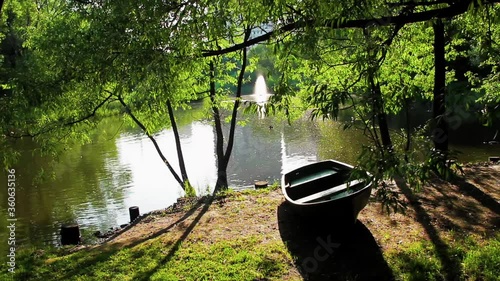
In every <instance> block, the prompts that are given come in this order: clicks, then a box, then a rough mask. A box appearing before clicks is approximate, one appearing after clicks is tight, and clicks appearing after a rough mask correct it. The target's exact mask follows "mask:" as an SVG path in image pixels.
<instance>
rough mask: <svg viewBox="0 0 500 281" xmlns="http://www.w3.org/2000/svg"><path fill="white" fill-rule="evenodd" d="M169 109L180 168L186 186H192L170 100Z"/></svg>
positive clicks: (168, 101) (168, 102)
mask: <svg viewBox="0 0 500 281" xmlns="http://www.w3.org/2000/svg"><path fill="white" fill-rule="evenodd" d="M167 109H168V117H169V118H170V123H171V124H172V131H174V138H175V147H176V149H177V157H178V158H179V167H180V169H181V176H182V181H183V182H184V184H190V183H189V178H188V175H187V172H186V165H185V164H184V155H183V154H182V147H181V139H180V137H179V130H178V129H177V124H176V122H175V117H174V110H173V109H172V104H171V103H170V100H167Z"/></svg>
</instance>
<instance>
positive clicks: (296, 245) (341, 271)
mask: <svg viewBox="0 0 500 281" xmlns="http://www.w3.org/2000/svg"><path fill="white" fill-rule="evenodd" d="M277 215H278V224H279V231H280V235H281V238H282V240H283V241H284V242H285V244H286V246H287V248H288V250H289V251H290V253H291V254H292V256H294V257H295V265H296V266H297V268H298V269H299V272H300V274H301V275H302V276H303V278H304V279H305V280H358V281H362V280H394V276H393V273H392V270H391V269H390V268H389V266H388V264H387V262H386V261H385V259H384V257H383V256H382V252H381V250H380V248H379V246H378V244H377V242H376V241H375V239H374V238H373V235H372V234H371V232H370V231H369V230H368V229H367V228H366V226H365V225H363V224H362V223H361V222H360V221H357V222H356V224H355V225H354V226H351V227H348V226H345V227H342V226H340V225H335V223H334V221H328V218H326V217H321V218H316V219H313V218H302V217H300V216H299V215H296V214H295V213H293V212H292V210H291V209H290V205H289V204H288V203H286V202H283V203H282V204H281V205H280V206H278V214H277Z"/></svg>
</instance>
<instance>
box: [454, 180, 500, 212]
mask: <svg viewBox="0 0 500 281" xmlns="http://www.w3.org/2000/svg"><path fill="white" fill-rule="evenodd" d="M453 183H454V184H455V185H457V186H458V188H459V189H460V191H462V192H463V193H464V194H466V195H468V196H470V197H472V198H474V199H476V200H477V201H478V202H480V203H481V204H482V205H483V206H485V207H486V208H488V209H490V210H491V211H492V212H494V213H495V214H497V215H500V203H499V202H498V201H497V200H495V199H494V198H493V197H491V196H490V195H489V194H487V193H485V192H484V191H482V190H481V189H479V188H478V187H477V186H475V185H473V184H471V183H469V182H467V181H466V180H465V179H463V178H460V179H456V180H454V181H453Z"/></svg>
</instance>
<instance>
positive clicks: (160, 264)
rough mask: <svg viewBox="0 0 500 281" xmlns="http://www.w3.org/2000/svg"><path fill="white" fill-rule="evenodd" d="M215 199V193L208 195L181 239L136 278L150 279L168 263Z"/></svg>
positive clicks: (193, 210)
mask: <svg viewBox="0 0 500 281" xmlns="http://www.w3.org/2000/svg"><path fill="white" fill-rule="evenodd" d="M214 194H216V191H214ZM214 201H215V195H213V196H210V197H208V198H207V199H206V200H205V201H204V205H203V208H202V209H201V210H200V212H199V213H198V215H196V217H195V218H194V219H193V221H192V222H191V223H190V224H189V226H188V227H186V229H185V230H184V232H183V233H182V235H181V237H179V239H178V240H177V241H175V243H173V245H172V247H170V249H169V251H168V253H167V254H166V255H165V256H164V257H163V258H162V259H161V260H160V261H159V262H158V264H157V265H156V266H155V267H154V268H153V269H151V270H149V271H147V272H143V273H140V274H138V275H137V276H134V280H150V278H151V276H152V275H153V274H155V272H157V271H158V270H159V269H160V268H162V267H163V266H164V265H165V264H167V263H168V262H169V261H170V260H171V259H172V257H173V256H174V255H175V253H176V252H177V250H179V247H180V246H181V244H182V242H184V241H185V240H186V238H187V237H188V235H189V234H190V233H191V231H193V229H194V227H195V226H196V225H197V224H198V222H199V221H200V219H201V218H202V217H203V215H204V214H205V213H206V212H207V211H208V209H209V208H210V205H212V203H213V202H214ZM197 206H199V205H198V204H197ZM196 209H197V207H196V206H195V207H193V208H191V210H190V212H191V211H192V212H191V213H190V212H188V213H190V215H192V214H193V213H194V212H195V211H196ZM186 216H187V214H186V215H185V216H184V217H186ZM186 218H187V217H186ZM173 225H174V224H173ZM162 231H163V230H162ZM162 231H161V232H162ZM163 232H164V231H163ZM158 235H160V234H158ZM158 235H153V236H154V237H157V236H158ZM148 239H151V237H148V238H147V239H146V240H148ZM143 242H144V241H143Z"/></svg>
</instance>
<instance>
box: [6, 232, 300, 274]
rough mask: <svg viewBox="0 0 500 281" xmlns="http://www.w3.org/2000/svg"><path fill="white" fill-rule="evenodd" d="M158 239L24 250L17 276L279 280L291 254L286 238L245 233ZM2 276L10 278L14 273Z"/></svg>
mask: <svg viewBox="0 0 500 281" xmlns="http://www.w3.org/2000/svg"><path fill="white" fill-rule="evenodd" d="M162 240H163V239H161V238H157V239H154V240H151V241H149V242H145V243H142V244H140V245H138V246H136V247H132V248H122V249H110V250H105V251H103V250H102V249H100V250H99V249H94V250H90V251H86V250H84V251H80V252H76V253H71V254H68V253H65V252H64V251H62V250H56V249H49V250H46V251H44V252H40V251H38V252H37V251H35V250H33V249H30V250H25V251H23V252H22V253H20V257H19V260H18V261H19V263H18V265H17V271H16V274H15V275H14V276H13V277H14V280H121V281H122V280H255V279H259V278H264V277H266V278H268V279H269V280H280V279H281V277H282V276H283V275H285V274H286V273H287V272H288V268H289V266H290V264H291V263H292V258H291V256H290V254H289V253H288V251H287V250H286V247H285V245H284V244H283V243H282V242H281V241H272V242H269V243H265V244H262V243H261V241H260V240H259V238H258V237H244V238H238V239H235V240H233V241H222V242H218V243H214V244H205V243H201V242H189V241H188V242H185V243H183V244H181V245H180V246H179V247H176V248H174V244H173V243H170V242H163V241H162ZM3 274H5V275H4V276H2V275H0V279H1V280H9V279H8V278H10V277H12V276H9V275H11V274H8V273H7V274H6V273H3Z"/></svg>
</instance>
